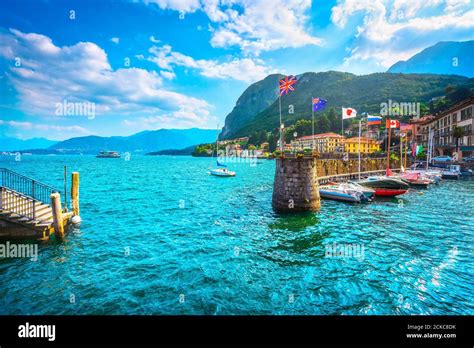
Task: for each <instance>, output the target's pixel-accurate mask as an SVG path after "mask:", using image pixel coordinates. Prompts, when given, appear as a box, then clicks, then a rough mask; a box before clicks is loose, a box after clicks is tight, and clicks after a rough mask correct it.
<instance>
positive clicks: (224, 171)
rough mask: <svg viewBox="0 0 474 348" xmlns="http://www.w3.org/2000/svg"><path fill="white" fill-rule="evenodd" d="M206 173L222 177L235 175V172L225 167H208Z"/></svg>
mask: <svg viewBox="0 0 474 348" xmlns="http://www.w3.org/2000/svg"><path fill="white" fill-rule="evenodd" d="M207 173H208V174H209V175H214V176H222V177H227V176H235V172H233V171H231V170H228V169H227V168H215V169H210V170H209V171H208V172H207Z"/></svg>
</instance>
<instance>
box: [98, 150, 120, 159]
mask: <svg viewBox="0 0 474 348" xmlns="http://www.w3.org/2000/svg"><path fill="white" fill-rule="evenodd" d="M95 157H97V158H120V157H121V156H120V154H119V153H118V152H117V151H100V152H99V153H98V154H97V156H95Z"/></svg>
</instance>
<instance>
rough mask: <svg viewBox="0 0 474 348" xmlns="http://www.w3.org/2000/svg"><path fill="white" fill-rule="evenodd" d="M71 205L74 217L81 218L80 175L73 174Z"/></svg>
mask: <svg viewBox="0 0 474 348" xmlns="http://www.w3.org/2000/svg"><path fill="white" fill-rule="evenodd" d="M71 204H72V211H73V213H74V215H76V216H79V173H78V172H73V173H72V183H71Z"/></svg>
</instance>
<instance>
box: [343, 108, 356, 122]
mask: <svg viewBox="0 0 474 348" xmlns="http://www.w3.org/2000/svg"><path fill="white" fill-rule="evenodd" d="M356 116H357V110H356V109H353V108H342V119H343V120H345V119H346V118H353V117H356Z"/></svg>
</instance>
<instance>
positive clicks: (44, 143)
mask: <svg viewBox="0 0 474 348" xmlns="http://www.w3.org/2000/svg"><path fill="white" fill-rule="evenodd" d="M56 143H57V141H54V140H48V139H44V138H32V139H27V140H22V139H17V138H11V137H0V151H23V150H29V149H46V148H48V147H50V146H52V145H54V144H56Z"/></svg>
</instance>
